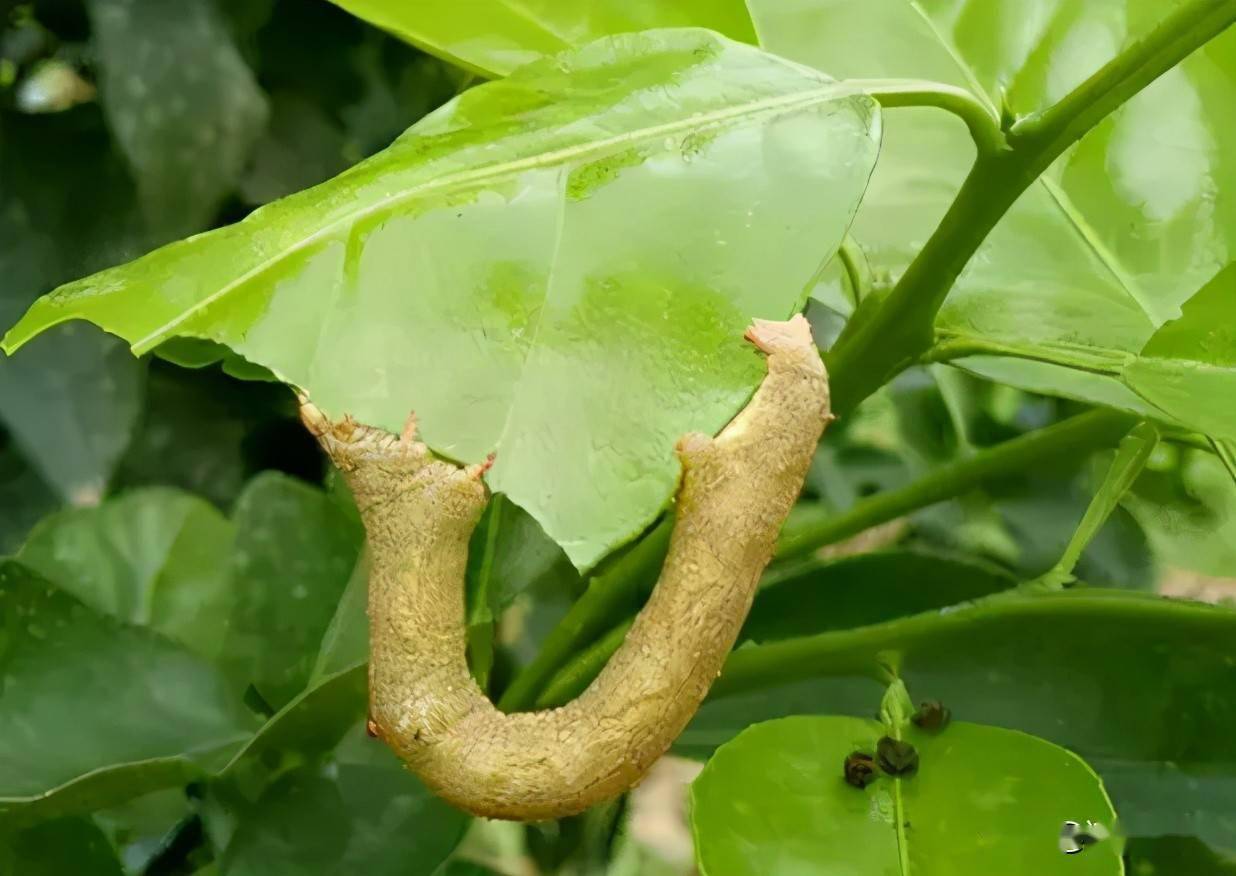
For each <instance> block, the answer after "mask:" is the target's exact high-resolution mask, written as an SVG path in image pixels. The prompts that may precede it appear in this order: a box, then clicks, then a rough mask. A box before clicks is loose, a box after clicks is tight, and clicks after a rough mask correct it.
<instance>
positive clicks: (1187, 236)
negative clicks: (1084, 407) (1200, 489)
mask: <svg viewBox="0 0 1236 876" xmlns="http://www.w3.org/2000/svg"><path fill="white" fill-rule="evenodd" d="M751 8H752V14H753V17H754V20H755V23H756V29H757V31H758V33H759V34H760V39H761V44H762V45H763V46H764V47H765V48H767V49H769V50H770V51H773V52H776V53H778V54H782V55H785V56H786V57H789V58H792V59H794V60H797V61H800V62H803V63H808V64H811V65H813V66H815V67H817V68H818V69H820V70H824V71H827V72H828V73H829V74H830V75H832V76H836V77H838V78H849V77H873V78H879V77H909V78H919V79H928V80H933V81H938V82H943V83H946V84H949V85H953V86H956V87H959V88H963V89H966V90H968V91H970V92H971V93H972V94H974V95H975V97H976V98H978V99H979V100H980V101H981V102H982V103H983V104H985V105H986V106H987V107H988V110H989V112H990V114H991V116H992V117H993V119H998V118H1000V117H1001V116H1002V115H1006V116H1011V117H1013V118H1017V117H1020V116H1026V115H1029V114H1031V113H1033V112H1035V111H1038V110H1041V109H1044V108H1046V107H1047V106H1050V105H1052V104H1053V103H1055V102H1057V101H1059V100H1060V99H1061V98H1063V97H1064V96H1065V95H1066V94H1068V93H1069V91H1071V90H1072V89H1073V88H1075V87H1076V86H1078V85H1079V84H1080V83H1081V82H1083V81H1084V80H1085V78H1086V77H1087V76H1089V75H1090V74H1092V73H1094V72H1095V71H1096V70H1098V69H1099V67H1100V66H1102V64H1104V63H1105V62H1107V61H1109V60H1111V59H1112V58H1113V57H1115V55H1116V54H1117V53H1118V52H1119V51H1120V50H1121V49H1122V48H1123V47H1124V46H1127V45H1128V44H1129V43H1130V42H1132V41H1133V40H1134V39H1136V38H1137V37H1139V36H1141V35H1144V34H1145V33H1147V32H1148V31H1149V30H1150V29H1151V28H1153V26H1154V25H1155V24H1156V23H1157V22H1158V21H1159V20H1160V19H1161V18H1162V17H1163V16H1164V15H1165V14H1166V13H1167V12H1168V11H1169V7H1168V6H1167V5H1165V4H1162V3H1159V2H1156V0H1132V2H1126V0H1099V2H1087V3H1064V4H1061V3H1054V2H1046V0H1044V2H1030V3H1026V2H1020V0H993V2H989V3H986V2H985V3H960V4H959V3H952V2H944V0H928V2H922V3H905V2H901V0H873V2H870V3H862V4H839V3H806V4H782V3H777V2H775V0H753V2H752V4H751ZM1234 69H1236V34H1234V33H1227V34H1224V35H1222V36H1220V37H1218V38H1217V39H1215V40H1214V41H1213V42H1211V43H1210V44H1208V45H1206V46H1205V47H1203V48H1202V49H1201V50H1199V51H1198V52H1196V53H1195V54H1193V55H1192V56H1190V57H1189V58H1188V59H1186V60H1185V61H1184V62H1183V63H1182V64H1181V65H1180V66H1179V67H1177V68H1174V69H1172V70H1171V71H1169V72H1168V73H1167V74H1165V75H1164V76H1162V77H1161V78H1160V79H1158V80H1157V81H1155V82H1154V83H1153V84H1152V85H1150V86H1149V87H1148V88H1147V89H1145V91H1143V92H1142V93H1140V94H1138V95H1137V96H1135V97H1134V98H1133V99H1132V100H1130V101H1129V103H1128V104H1127V105H1126V106H1124V107H1122V108H1121V109H1119V110H1117V111H1116V112H1115V113H1114V114H1113V115H1112V116H1111V117H1110V118H1108V119H1106V120H1105V121H1104V122H1102V123H1101V124H1100V125H1099V126H1098V127H1097V128H1096V129H1095V130H1093V131H1092V132H1090V134H1088V135H1087V136H1086V137H1085V138H1084V139H1083V140H1082V141H1081V142H1080V143H1079V144H1078V145H1077V146H1076V147H1074V148H1073V149H1072V150H1071V151H1070V152H1068V153H1067V154H1066V155H1065V156H1063V157H1062V158H1061V159H1060V160H1059V161H1057V162H1056V164H1055V165H1054V166H1053V167H1052V168H1051V169H1050V170H1049V171H1048V172H1047V173H1046V174H1044V176H1043V177H1042V178H1041V179H1040V180H1039V181H1038V182H1037V183H1036V184H1034V185H1032V186H1031V187H1030V189H1029V190H1028V191H1027V192H1026V193H1025V194H1024V195H1023V196H1022V197H1021V198H1020V200H1019V201H1018V202H1017V203H1016V204H1015V205H1014V207H1013V208H1012V210H1010V211H1009V213H1008V214H1007V215H1006V216H1005V217H1004V218H1003V219H1002V220H1001V221H1000V223H999V224H998V225H997V226H996V228H995V230H994V231H993V232H992V234H991V236H990V237H989V238H988V239H987V241H986V243H985V244H984V245H983V246H982V247H981V249H980V250H979V252H978V253H977V254H976V256H975V257H974V258H973V259H972V260H971V262H970V264H969V265H968V267H967V268H966V269H965V271H964V272H963V274H962V276H961V277H960V279H959V280H958V282H957V284H956V286H955V287H954V289H953V291H952V293H951V294H950V296H949V298H948V300H947V302H946V303H945V306H944V309H943V310H942V311H941V313H940V317H939V320H938V323H937V328H938V330H939V332H940V334H941V339H942V340H943V341H946V342H950V343H956V344H961V345H962V346H965V345H967V344H970V345H973V346H975V347H982V346H989V347H994V348H1003V349H1004V350H1005V351H1007V352H1010V353H1016V354H1017V355H1020V356H1028V357H1030V358H1032V359H1041V360H1043V362H1007V361H1000V360H992V359H990V358H987V357H982V358H980V357H972V358H969V359H965V360H962V361H963V363H964V364H965V365H966V366H967V367H969V368H971V369H973V370H975V371H977V372H979V373H983V374H985V375H987V376H990V377H992V378H994V379H999V380H1004V381H1008V382H1013V383H1016V384H1020V385H1022V386H1024V387H1025V388H1029V389H1037V390H1040V391H1048V392H1054V393H1057V394H1062V395H1065V396H1073V397H1080V398H1084V399H1087V400H1091V401H1096V402H1100V403H1103V404H1111V405H1115V406H1118V407H1123V408H1126V409H1129V410H1134V411H1139V412H1147V411H1149V412H1152V413H1154V414H1155V415H1157V416H1160V417H1163V418H1167V419H1182V420H1184V421H1185V422H1186V423H1188V425H1190V426H1191V427H1192V428H1197V429H1202V428H1203V427H1204V426H1206V425H1208V424H1211V419H1212V418H1211V419H1207V418H1202V417H1197V416H1195V414H1196V413H1197V412H1196V411H1190V410H1188V409H1187V408H1183V407H1181V406H1180V405H1173V404H1170V403H1168V404H1167V405H1166V406H1160V405H1158V402H1156V401H1155V399H1154V398H1151V395H1152V393H1146V392H1142V393H1141V396H1139V395H1138V394H1135V393H1133V392H1130V391H1129V386H1130V385H1134V388H1135V389H1136V388H1137V387H1136V385H1135V384H1136V383H1137V382H1138V381H1137V380H1136V379H1134V378H1132V377H1131V376H1128V377H1126V375H1125V374H1124V368H1125V364H1126V362H1128V361H1129V360H1131V359H1133V358H1134V357H1135V356H1136V354H1137V353H1138V352H1139V351H1140V350H1141V349H1142V347H1143V346H1144V345H1145V344H1146V342H1147V341H1148V340H1149V339H1150V337H1151V336H1152V334H1153V333H1154V332H1155V330H1156V329H1157V328H1159V327H1160V326H1162V325H1163V324H1164V323H1165V322H1166V321H1168V320H1170V319H1173V318H1175V317H1177V316H1179V315H1180V307H1181V305H1182V304H1183V303H1184V302H1185V301H1187V300H1189V298H1190V296H1192V295H1193V294H1194V293H1195V292H1196V291H1197V290H1198V289H1199V288H1200V287H1201V286H1202V285H1203V284H1205V283H1206V282H1207V281H1208V280H1209V279H1210V278H1211V277H1212V276H1213V275H1214V274H1215V273H1216V272H1217V271H1218V270H1219V269H1220V268H1222V267H1224V266H1225V265H1226V264H1228V263H1229V261H1230V260H1231V258H1232V254H1233V252H1236V159H1234V158H1233V156H1234V155H1236V149H1234V148H1233V147H1234V146H1236V118H1233V116H1232V113H1231V112H1230V111H1229V109H1230V107H1231V105H1232V102H1233V100H1236V86H1234V85H1233V79H1232V71H1233V70H1234ZM973 155H974V147H973V145H972V144H971V143H970V141H969V137H968V135H967V132H966V129H965V127H964V126H963V125H962V124H961V123H960V121H958V120H957V119H955V118H953V117H951V116H949V115H948V114H946V113H943V112H940V111H938V110H933V109H907V110H896V111H891V112H889V113H888V114H887V117H886V134H885V145H884V150H883V152H882V154H881V158H880V163H879V167H878V168H877V171H876V173H875V175H874V177H873V179H872V184H871V188H870V190H869V192H868V194H867V196H866V198H865V199H864V202H863V206H862V209H861V210H860V212H859V215H858V217H857V218H856V220H855V225H854V230H853V233H854V236H855V237H856V238H857V240H858V241H859V242H860V244H861V245H862V247H863V249H864V250H865V252H866V255H867V257H868V259H869V260H870V261H871V264H872V268H873V271H874V272H875V274H876V278H877V281H878V282H883V283H887V282H889V281H891V280H895V279H896V278H897V277H898V276H899V275H900V273H901V271H902V270H903V269H904V268H905V266H906V265H907V264H908V263H909V261H910V259H911V258H912V257H913V256H914V254H915V253H916V252H917V251H918V249H919V248H920V247H921V246H922V244H923V242H924V241H925V240H926V239H927V237H928V236H929V235H930V233H931V232H932V231H933V230H934V228H935V227H936V225H937V224H938V223H939V221H940V219H941V218H942V217H943V215H944V211H945V210H946V209H947V207H948V205H949V203H950V202H951V201H952V199H953V197H954V195H955V194H956V191H957V188H958V186H959V185H960V182H961V179H962V178H963V176H964V175H965V173H966V171H967V170H968V168H969V166H970V163H971V161H972V158H973ZM976 352H981V350H976ZM1052 363H1055V364H1052ZM1061 366H1064V367H1061ZM1130 367H1136V366H1130ZM1195 376H1196V375H1195ZM1199 380H1200V377H1199ZM1204 389H1205V387H1204V385H1203V384H1202V383H1200V382H1199V383H1198V384H1196V386H1195V388H1194V389H1193V390H1192V391H1197V392H1201V391H1203V390H1204ZM1139 392H1141V391H1140V390H1139ZM1147 398H1149V399H1150V401H1151V402H1153V403H1151V404H1148V403H1147V401H1146V399H1147Z"/></svg>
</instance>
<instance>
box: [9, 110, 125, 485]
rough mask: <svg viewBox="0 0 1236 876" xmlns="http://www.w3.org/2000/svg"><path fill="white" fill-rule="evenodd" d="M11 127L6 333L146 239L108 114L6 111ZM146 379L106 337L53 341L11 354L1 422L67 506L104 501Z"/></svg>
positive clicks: (80, 334) (64, 332)
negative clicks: (60, 290) (56, 293)
mask: <svg viewBox="0 0 1236 876" xmlns="http://www.w3.org/2000/svg"><path fill="white" fill-rule="evenodd" d="M3 128H4V134H3V138H0V139H2V142H0V180H3V184H0V240H3V241H4V242H5V245H4V246H3V247H0V324H2V325H8V324H10V323H11V322H12V321H13V320H14V319H16V318H17V317H18V315H20V313H21V311H22V309H23V308H25V307H26V306H28V305H29V303H30V302H31V301H33V300H34V299H35V297H36V296H38V295H39V294H40V293H42V292H45V291H47V290H48V289H50V288H52V287H53V286H55V285H57V284H59V283H63V282H64V281H65V280H67V279H69V278H71V277H74V276H78V275H80V274H81V273H82V272H85V271H93V270H97V269H98V268H100V267H102V266H103V265H107V264H114V263H115V262H117V261H120V260H122V259H124V258H130V257H132V256H133V255H135V254H136V252H135V250H136V247H137V245H138V243H139V242H140V240H141V237H142V232H141V230H140V227H139V223H138V222H137V221H136V218H135V209H134V204H133V193H132V184H131V183H130V182H129V179H128V177H127V176H126V174H125V169H124V166H123V163H122V161H121V160H120V158H119V157H118V156H117V155H116V154H115V153H114V151H113V150H112V148H111V144H110V142H109V141H108V138H107V132H106V131H105V130H104V129H103V126H102V123H101V121H100V120H99V119H98V117H97V113H94V114H92V113H90V112H89V111H85V110H83V111H81V112H74V113H57V114H52V115H44V116H17V115H13V114H6V115H5V116H4V118H3ZM83 191H89V192H90V204H91V207H92V209H90V210H85V209H82V207H81V202H80V197H81V193H82V192H83ZM142 370H143V369H142V366H141V364H140V363H138V362H135V361H133V359H132V357H131V356H129V355H128V354H127V353H126V352H125V350H124V347H123V345H122V344H121V343H120V342H119V341H118V340H117V339H115V338H110V337H108V336H107V335H105V334H104V333H102V332H99V331H95V330H93V329H87V330H86V331H82V330H81V328H80V327H70V326H66V327H64V328H61V329H58V330H56V331H54V332H50V333H49V334H48V335H47V336H46V337H44V338H42V339H40V340H39V341H38V342H36V343H34V344H32V345H31V346H30V348H29V349H28V351H27V352H26V353H24V354H23V356H22V358H21V359H11V358H9V357H7V356H3V355H0V424H3V425H4V426H5V428H6V429H8V431H9V432H10V433H11V434H12V436H13V438H14V439H15V440H16V442H17V443H18V444H19V445H20V446H21V448H22V454H23V456H24V457H25V458H26V459H27V460H28V461H29V462H30V463H31V464H33V465H34V466H35V467H36V468H37V469H38V471H39V473H40V475H41V479H42V480H43V481H44V482H45V483H47V484H48V485H49V486H51V487H54V488H55V490H56V492H57V493H58V494H59V495H60V497H61V498H62V499H64V500H68V501H75V502H86V503H89V502H93V501H96V500H97V498H98V496H99V495H100V494H101V493H102V491H103V489H104V487H105V486H106V485H107V483H108V480H109V478H110V476H111V474H112V469H113V467H114V466H115V464H116V461H117V459H118V457H119V456H120V454H121V453H122V452H123V450H124V448H125V445H126V443H127V442H128V440H129V435H130V433H131V432H132V429H133V426H134V422H135V420H136V418H137V415H138V411H139V402H140V397H141V374H142Z"/></svg>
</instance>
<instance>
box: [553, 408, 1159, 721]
mask: <svg viewBox="0 0 1236 876" xmlns="http://www.w3.org/2000/svg"><path fill="white" fill-rule="evenodd" d="M1136 422H1137V418H1136V417H1134V416H1133V415H1131V414H1125V413H1122V412H1119V411H1113V410H1106V409H1101V410H1095V411H1090V412H1088V413H1085V414H1079V415H1078V416H1076V417H1071V418H1070V419H1068V420H1064V421H1062V422H1060V423H1056V424H1054V425H1052V426H1048V427H1046V428H1044V429H1040V430H1039V431H1037V432H1032V433H1030V434H1028V435H1023V436H1021V437H1019V438H1014V439H1012V440H1011V441H1006V442H1005V443H1004V444H1000V445H997V446H996V447H992V448H989V449H986V450H981V451H979V452H978V453H976V454H974V455H973V456H970V457H968V458H966V459H963V460H959V461H958V462H956V463H953V464H951V465H946V466H942V467H941V468H939V469H937V470H936V471H934V472H932V473H931V474H929V475H927V476H926V477H924V478H923V479H921V480H919V481H917V482H915V483H913V484H910V485H909V486H907V487H904V488H902V489H900V490H892V491H889V492H887V493H880V494H878V495H875V496H872V497H870V498H868V499H864V500H862V501H861V502H858V503H856V504H855V505H854V506H853V507H852V508H850V509H849V510H848V511H846V512H844V513H842V514H837V515H826V514H811V513H809V514H807V515H802V516H798V517H793V516H792V517H791V518H790V519H789V520H788V521H787V522H786V525H785V526H784V527H783V528H782V530H781V539H780V541H779V542H778V543H777V554H776V556H777V558H778V559H786V560H788V559H795V558H800V557H803V556H806V555H809V554H810V553H812V552H813V551H815V550H817V549H819V548H821V547H823V546H825V545H828V544H835V543H836V542H839V541H842V540H843V539H846V538H849V537H850V536H852V535H855V534H857V533H859V532H863V531H864V530H867V529H869V528H871V527H872V526H876V525H878V524H880V523H884V522H886V521H888V520H893V519H896V518H897V517H901V516H902V515H904V514H908V513H910V512H912V511H916V510H918V509H920V508H925V507H927V506H928V505H933V504H935V503H936V502H942V501H944V500H946V499H951V498H953V497H955V496H959V495H961V494H963V493H966V492H968V491H969V490H972V489H974V488H976V487H979V486H981V485H983V484H985V483H989V482H990V481H993V480H997V479H999V478H1002V477H1008V476H1009V475H1010V474H1012V473H1014V472H1019V471H1024V470H1026V469H1028V468H1033V467H1035V466H1037V465H1040V464H1042V463H1043V462H1044V461H1045V460H1048V459H1051V458H1054V457H1059V456H1076V455H1079V454H1085V453H1088V452H1090V451H1093V450H1097V449H1099V448H1102V447H1108V446H1111V445H1112V444H1115V443H1116V442H1117V441H1119V440H1120V438H1121V437H1122V436H1124V435H1125V434H1126V433H1127V432H1128V431H1129V429H1130V428H1131V427H1132V426H1133V425H1134V424H1135V423H1136ZM612 586H616V587H623V588H629V589H628V590H627V593H628V595H629V594H630V592H631V591H632V590H634V589H635V587H636V586H637V584H635V583H632V582H629V581H621V580H618V581H614V582H612ZM590 593H591V591H590ZM588 596H589V594H586V595H585V596H584V597H583V598H582V599H580V601H579V602H578V603H576V605H577V607H583V606H584V603H585V600H587V599H588ZM609 604H611V605H612V604H615V603H613V602H611V603H609ZM601 607H602V606H601V603H600V602H599V601H590V602H589V604H588V607H587V609H586V610H585V611H581V615H583V616H586V617H587V623H586V626H587V627H588V628H589V629H594V630H601V629H605V628H606V626H608V627H609V629H608V632H606V633H604V635H601V636H600V638H593V639H591V640H576V642H575V648H574V649H571V650H567V651H566V652H565V654H564V655H563V657H562V658H561V659H560V660H559V661H558V662H557V663H556V664H555V666H553V667H551V668H550V669H549V670H548V671H544V670H543V671H542V677H550V680H549V682H548V683H547V684H546V685H545V688H544V690H543V691H542V693H541V694H540V696H537V697H535V699H534V702H535V705H536V707H537V708H548V707H550V706H555V705H559V704H561V703H564V702H567V701H569V700H570V699H571V698H572V697H574V696H576V695H577V694H578V693H579V692H580V691H581V690H583V689H584V688H585V687H587V685H588V683H589V682H590V681H591V680H592V679H593V678H594V677H595V676H596V674H597V672H599V671H600V670H601V667H603V666H604V665H605V663H606V661H607V660H608V659H609V657H610V655H611V654H613V653H614V651H615V650H616V649H617V648H618V647H619V646H620V645H621V644H622V641H623V638H624V637H625V636H626V633H627V630H628V629H629V628H630V625H631V620H630V619H629V618H626V619H616V618H615V616H614V615H613V614H609V613H605V612H603V611H601V610H598V609H600V608H601ZM572 612H573V613H574V609H573V610H572ZM573 626H574V628H580V627H582V626H584V624H583V623H581V619H580V618H577V619H575V621H574V624H573ZM555 633H557V630H555ZM552 635H554V634H551V636H552ZM586 642H590V644H587V645H586V647H583V649H582V650H579V651H578V653H576V654H574V656H573V657H572V650H578V649H579V648H580V646H583V645H585V643H586ZM568 658H569V659H568ZM538 659H539V655H538ZM555 668H556V669H557V671H556V672H554V671H553V669H555Z"/></svg>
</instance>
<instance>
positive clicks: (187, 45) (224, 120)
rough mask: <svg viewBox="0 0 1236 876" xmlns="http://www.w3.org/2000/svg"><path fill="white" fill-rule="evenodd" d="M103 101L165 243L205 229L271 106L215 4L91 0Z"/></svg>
mask: <svg viewBox="0 0 1236 876" xmlns="http://www.w3.org/2000/svg"><path fill="white" fill-rule="evenodd" d="M86 8H87V10H88V12H89V13H90V21H91V24H92V26H93V32H94V33H93V35H94V40H95V45H96V47H97V51H98V63H99V67H100V73H101V83H100V99H101V100H102V103H103V108H104V110H105V111H106V112H107V118H108V122H109V123H110V125H111V129H112V132H113V134H114V136H115V138H116V141H117V143H118V144H119V145H120V147H121V148H122V149H123V150H124V153H125V155H126V157H127V158H128V159H129V163H130V165H131V166H132V168H133V170H134V174H135V176H136V178H137V186H138V192H139V194H140V195H141V201H142V206H143V208H144V211H145V213H146V217H147V219H148V221H149V223H150V227H151V229H152V230H154V232H155V235H156V237H158V238H159V239H161V240H167V239H168V238H169V237H176V236H179V235H181V234H188V233H190V232H194V231H199V230H201V228H203V227H204V226H206V225H208V224H209V222H210V220H211V219H212V218H213V216H214V213H215V210H217V209H218V206H219V203H220V202H221V201H222V200H223V198H224V196H225V195H227V194H228V193H229V192H230V191H231V189H232V186H233V185H234V184H235V183H236V181H237V179H238V178H239V177H240V173H241V171H242V170H243V169H244V166H245V161H246V160H247V159H248V156H249V150H250V149H251V148H252V146H253V143H254V141H255V140H256V139H257V137H258V135H259V134H260V133H261V132H262V129H263V127H264V126H265V123H266V99H265V96H264V95H263V94H262V91H261V89H259V88H258V85H257V82H256V81H255V80H254V77H253V73H252V72H251V71H250V70H249V68H248V67H247V66H246V65H245V62H244V61H243V60H242V59H241V57H240V53H239V52H238V51H237V49H236V46H235V45H234V44H233V42H232V37H231V34H229V33H228V29H227V27H226V26H225V24H224V23H223V21H221V20H220V18H219V16H218V14H217V13H216V11H215V6H214V4H213V3H212V2H209V0H181V2H178V3H176V4H174V5H168V4H167V3H164V2H162V0H88V2H87V3H86Z"/></svg>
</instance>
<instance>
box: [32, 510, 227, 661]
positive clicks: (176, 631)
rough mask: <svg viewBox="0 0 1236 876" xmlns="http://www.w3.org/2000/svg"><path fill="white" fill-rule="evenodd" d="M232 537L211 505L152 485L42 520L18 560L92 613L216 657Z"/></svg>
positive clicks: (223, 633) (222, 631)
mask: <svg viewBox="0 0 1236 876" xmlns="http://www.w3.org/2000/svg"><path fill="white" fill-rule="evenodd" d="M232 541H233V527H232V525H231V524H230V523H229V522H228V521H227V519H226V518H225V517H224V516H223V515H222V514H220V513H219V512H218V511H217V510H215V508H214V507H213V506H211V505H210V504H209V503H207V502H205V501H203V500H201V499H198V498H196V497H194V496H190V495H187V494H184V493H180V492H178V491H176V490H170V489H167V488H158V487H152V488H147V489H143V490H135V491H133V492H130V493H127V494H125V495H123V496H120V497H118V498H115V499H111V500H109V501H107V502H105V503H104V504H103V505H100V506H99V507H96V508H74V509H69V510H66V511H61V512H60V513H58V514H54V515H52V516H51V517H48V518H46V519H45V520H43V522H42V523H40V524H39V525H38V526H37V527H36V528H35V530H34V531H33V532H32V533H31V534H30V538H29V539H28V540H27V542H26V544H25V545H24V546H23V547H22V550H21V552H20V554H19V555H18V558H19V559H20V560H21V562H22V563H23V564H24V565H26V566H28V567H29V568H30V569H33V570H34V571H36V572H38V574H40V575H42V576H43V577H45V578H47V580H49V581H57V582H60V587H61V588H62V589H63V590H64V591H65V592H67V593H70V594H72V595H73V596H74V597H76V598H77V599H80V600H81V601H82V602H84V603H85V604H86V605H88V606H90V608H91V609H93V610H94V611H96V612H99V613H100V614H105V615H109V616H111V617H114V618H117V619H119V620H121V621H124V622H126V623H130V624H134V625H137V626H143V627H149V628H150V629H152V630H155V631H156V632H158V633H161V634H163V635H164V636H166V637H167V638H169V639H171V640H172V641H175V642H179V643H180V644H182V645H184V646H185V647H187V648H188V649H189V650H191V651H193V652H194V653H196V654H198V655H200V656H202V657H204V658H206V659H207V660H211V661H216V660H218V658H219V657H220V656H221V653H222V652H223V649H224V641H225V639H226V637H227V625H228V619H229V617H230V615H231V613H232V603H233V601H234V599H235V595H234V587H233V585H232V582H231V579H230V578H229V576H228V571H227V566H226V563H225V562H224V558H226V557H227V556H228V554H229V553H230V552H231V549H232Z"/></svg>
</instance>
